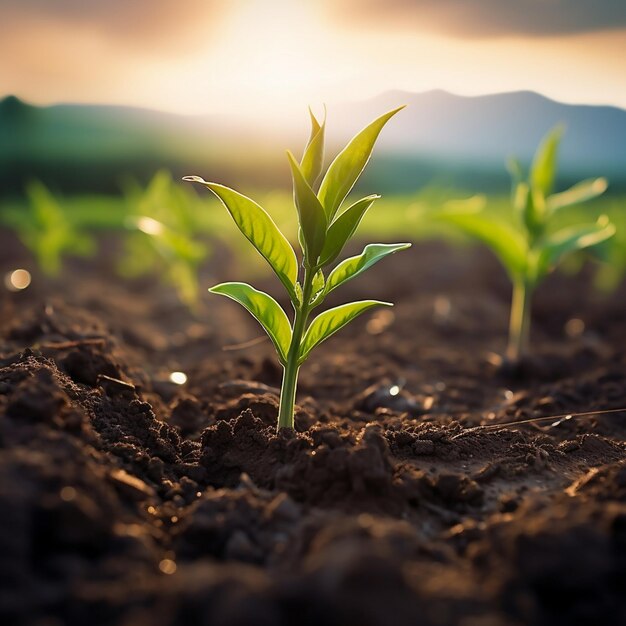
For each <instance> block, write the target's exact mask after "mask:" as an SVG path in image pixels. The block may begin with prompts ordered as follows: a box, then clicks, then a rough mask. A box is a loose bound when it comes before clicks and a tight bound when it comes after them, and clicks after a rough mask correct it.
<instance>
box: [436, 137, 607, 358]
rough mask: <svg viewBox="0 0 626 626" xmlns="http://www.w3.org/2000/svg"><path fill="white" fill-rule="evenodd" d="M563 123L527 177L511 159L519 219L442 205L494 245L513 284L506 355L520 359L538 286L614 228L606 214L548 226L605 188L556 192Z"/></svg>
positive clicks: (594, 183) (600, 182)
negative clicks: (593, 219) (501, 218)
mask: <svg viewBox="0 0 626 626" xmlns="http://www.w3.org/2000/svg"><path fill="white" fill-rule="evenodd" d="M562 134H563V129H562V127H561V126H557V127H556V128H554V129H552V130H551V131H550V132H549V133H548V134H547V135H546V136H545V137H544V139H543V141H542V142H541V144H540V146H539V148H538V150H537V153H536V154H535V157H534V159H533V162H532V164H531V167H530V172H529V175H528V177H526V178H525V177H524V174H523V169H522V166H521V165H520V164H519V162H518V161H517V160H511V161H510V162H509V164H508V166H509V171H510V173H511V176H512V180H513V184H512V193H511V201H512V205H513V208H514V210H515V213H516V219H515V220H513V221H512V222H511V223H509V222H505V221H496V220H494V219H493V218H492V217H489V216H488V215H487V214H485V213H484V212H482V211H481V210H480V208H479V209H478V210H477V209H476V206H475V205H474V206H472V207H470V208H469V210H468V209H467V208H465V209H464V208H463V207H462V206H459V205H457V206H455V207H450V208H447V209H444V210H443V211H441V213H440V214H439V215H438V219H441V220H443V221H445V222H447V223H449V224H451V225H453V226H455V227H456V228H458V229H459V230H461V231H463V232H465V233H466V234H468V235H469V236H471V237H474V238H476V239H478V240H479V241H481V242H483V243H484V244H485V245H487V246H488V247H490V248H491V249H492V251H493V252H494V254H495V255H496V256H497V257H498V258H499V260H500V262H501V263H502V265H503V266H504V268H505V269H506V271H507V273H508V275H509V278H510V279H511V282H512V283H513V301H512V304H511V319H510V324H509V343H508V347H507V357H508V358H509V359H510V360H511V361H517V360H519V359H520V358H521V357H522V356H523V355H524V354H525V353H526V352H527V350H528V340H529V332H530V304H531V299H532V294H533V292H534V290H535V288H536V287H537V285H538V284H539V283H540V282H541V281H542V280H543V278H545V276H546V275H547V274H548V273H549V272H550V271H552V270H553V269H554V268H555V267H556V266H557V265H558V264H559V263H560V262H561V260H562V259H563V257H564V256H566V255H567V254H570V253H572V252H575V251H577V250H582V249H584V248H589V247H592V246H595V245H597V244H599V243H601V242H603V241H605V240H607V239H609V238H610V237H612V236H613V235H614V233H615V226H614V225H613V224H612V223H610V222H609V220H608V219H607V218H606V216H601V217H600V218H599V219H598V220H597V221H596V222H595V223H590V224H581V225H576V226H570V227H567V228H562V229H560V230H557V231H556V232H554V231H552V230H551V229H550V226H551V223H552V221H553V219H552V218H553V217H554V215H555V214H556V213H557V212H560V211H562V210H564V209H567V208H568V207H570V206H573V205H575V204H580V203H581V202H585V201H587V200H591V199H592V198H595V197H596V196H599V195H600V194H602V193H603V192H604V191H605V190H606V188H607V181H606V180H605V179H604V178H595V179H589V180H585V181H582V182H580V183H577V184H576V185H574V186H573V187H570V188H569V189H567V190H566V191H562V192H560V193H553V188H554V184H555V179H556V173H557V157H558V148H559V143H560V140H561V136H562Z"/></svg>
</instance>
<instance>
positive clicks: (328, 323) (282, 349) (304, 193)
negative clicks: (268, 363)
mask: <svg viewBox="0 0 626 626" xmlns="http://www.w3.org/2000/svg"><path fill="white" fill-rule="evenodd" d="M401 108H403V107H400V108H398V109H395V110H393V111H390V112H389V113H386V114H385V115H383V116H381V117H379V118H378V119H377V120H375V121H374V122H372V123H371V124H370V125H369V126H367V127H366V128H365V129H363V130H362V131H361V132H360V133H359V134H358V135H356V136H355V137H354V138H353V139H352V140H351V141H350V142H349V143H348V145H347V146H346V147H345V148H344V149H343V150H342V151H341V152H340V153H339V155H338V156H337V157H336V158H335V160H334V161H333V162H332V163H331V165H330V166H329V167H328V169H327V170H326V173H325V175H324V176H323V178H322V181H321V183H320V184H319V187H318V185H317V181H318V180H319V179H320V177H321V174H322V171H323V162H324V133H325V124H326V122H325V121H324V122H323V123H322V124H320V123H319V122H318V120H317V119H316V118H315V116H314V115H313V114H312V113H311V126H312V128H311V135H310V138H309V141H308V143H307V145H306V148H305V150H304V155H303V157H302V159H301V161H300V162H298V161H296V159H295V158H294V156H293V155H292V154H291V153H290V152H287V158H288V161H289V166H290V168H291V174H292V179H293V197H294V204H295V207H296V212H297V216H298V223H299V227H300V229H299V237H298V238H299V242H300V246H301V248H302V262H301V264H300V265H301V268H299V265H298V261H297V259H296V254H295V252H294V250H293V248H292V247H291V244H290V243H289V242H288V241H287V239H286V238H285V236H284V235H283V234H282V233H281V232H280V230H279V229H278V227H277V226H276V224H275V223H274V221H273V220H272V218H271V217H270V216H269V215H268V213H266V211H265V210H264V209H263V208H262V207H260V206H259V205H258V204H257V203H256V202H254V201H253V200H251V199H250V198H247V197H246V196H244V195H242V194H240V193H238V192H237V191H234V190H232V189H229V188H228V187H224V186H223V185H219V184H217V183H211V182H207V181H205V180H204V179H202V178H200V177H198V176H186V177H185V180H188V181H192V182H196V183H200V184H202V185H204V186H205V187H208V189H210V190H211V191H212V192H213V193H214V194H215V195H216V196H217V197H218V198H219V199H220V200H221V202H222V203H223V204H224V206H225V207H226V209H227V210H228V212H229V213H230V215H231V217H232V218H233V220H234V221H235V223H236V224H237V226H238V227H239V230H240V231H241V232H242V233H243V234H244V236H245V237H246V238H247V239H248V240H249V241H250V242H251V243H252V245H253V246H254V247H255V248H256V249H257V251H258V252H259V253H260V254H261V256H263V258H265V260H266V261H267V262H268V263H269V265H270V266H271V268H272V269H273V270H274V272H275V273H276V275H277V276H278V278H279V280H280V282H281V283H282V284H283V286H284V287H285V289H286V291H287V294H288V295H289V299H290V300H291V304H292V306H293V309H294V316H293V322H290V321H289V319H288V317H287V314H286V313H285V311H284V310H283V309H282V308H281V307H280V305H279V304H278V303H277V302H276V300H274V299H273V298H272V297H271V296H270V295H268V294H266V293H263V292H262V291H258V290H256V289H254V288H253V287H251V286H250V285H248V284H246V283H237V282H233V283H223V284H220V285H217V286H215V287H212V288H211V289H210V290H209V291H211V292H213V293H217V294H221V295H224V296H227V297H229V298H231V299H233V300H235V301H236V302H239V304H241V305H243V306H244V307H245V308H246V309H247V310H248V311H249V312H250V313H251V314H252V315H253V316H254V317H255V318H256V319H257V320H258V321H259V322H260V324H261V326H263V328H264V329H265V331H266V332H267V334H268V335H269V337H270V339H271V340H272V343H273V344H274V347H275V348H276V352H277V353H278V358H279V360H280V363H281V365H282V366H283V381H282V387H281V392H280V407H279V412H278V428H279V429H283V428H290V429H292V428H293V424H294V404H295V398H296V387H297V382H298V372H299V370H300V366H301V365H302V363H304V361H305V360H306V359H307V358H308V357H309V355H310V354H311V352H312V350H313V349H314V348H315V347H316V346H318V345H319V344H320V343H322V341H324V340H325V339H328V337H330V336H331V335H332V334H334V333H336V332H337V331H338V330H340V329H341V328H343V327H344V326H345V325H346V324H348V323H349V322H350V321H352V320H353V319H354V318H356V317H357V316H358V315H360V314H361V313H364V312H365V311H367V310H369V309H371V308H372V307H375V306H392V305H391V304H390V303H388V302H380V301H378V300H361V301H359V302H350V303H348V304H343V305H341V306H337V307H335V308H332V309H328V310H327V311H324V312H323V313H321V314H320V315H318V316H317V317H316V318H315V319H313V320H312V321H309V316H310V315H311V312H312V311H313V309H315V308H317V307H318V306H320V305H321V304H322V303H323V302H324V300H325V299H326V297H327V296H328V294H330V293H331V292H332V291H334V290H335V289H337V288H338V287H340V286H341V285H343V284H344V283H346V282H347V281H349V280H352V279H353V278H356V277H357V276H359V275H360V274H361V273H363V272H364V271H365V270H367V269H368V268H370V267H372V265H374V264H375V263H377V262H378V261H380V260H381V259H383V258H384V257H386V256H388V255H390V254H392V253H394V252H397V251H398V250H403V249H405V248H408V247H409V246H410V245H411V244H409V243H398V244H370V245H368V246H366V247H365V249H364V250H363V252H362V253H361V254H359V255H358V256H354V257H351V258H349V259H346V260H344V261H342V262H341V263H339V264H338V265H337V266H336V267H335V268H334V269H332V270H331V271H330V273H328V274H327V273H326V271H327V268H328V267H329V266H330V265H331V264H333V263H334V261H335V260H336V259H337V258H338V257H339V255H340V254H341V251H342V250H343V248H344V246H345V245H346V243H347V242H348V241H349V239H350V238H351V237H352V235H353V234H354V232H355V231H356V229H357V227H358V225H359V223H360V222H361V220H362V218H363V216H364V215H365V213H366V212H367V210H368V209H369V208H370V207H371V206H372V204H373V203H374V201H375V200H376V199H377V198H379V197H380V196H377V195H370V196H367V197H365V198H362V199H360V200H358V201H356V202H354V203H353V204H350V205H349V206H348V207H347V208H345V209H344V203H345V200H346V196H347V195H348V193H349V192H350V190H351V189H352V187H353V186H354V184H355V183H356V181H357V179H358V178H359V176H360V175H361V173H362V172H363V169H364V168H365V166H366V164H367V162H368V160H369V158H370V156H371V153H372V150H373V148H374V143H375V142H376V139H377V138H378V135H379V133H380V131H381V130H382V128H383V126H384V125H385V124H386V123H387V122H388V121H389V119H390V118H391V117H392V116H393V115H395V114H396V113H397V112H398V111H400V109H401Z"/></svg>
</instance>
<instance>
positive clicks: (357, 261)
mask: <svg viewBox="0 0 626 626" xmlns="http://www.w3.org/2000/svg"><path fill="white" fill-rule="evenodd" d="M410 247H411V244H410V243H370V244H369V245H367V246H365V248H364V249H363V252H361V254H359V255H358V256H353V257H350V258H349V259H346V260H345V261H342V262H341V263H340V264H339V265H338V266H337V267H336V268H335V269H334V270H333V271H332V272H331V273H330V274H329V276H328V279H327V280H326V289H325V293H326V294H329V293H330V292H331V291H332V290H333V289H336V288H337V287H339V285H343V283H345V282H347V281H349V280H352V279H353V278H356V277H357V276H358V275H359V274H362V273H363V272H364V271H365V270H367V269H368V268H370V267H372V265H374V264H375V263H378V261H381V260H382V259H384V258H385V257H386V256H389V255H390V254H393V253H394V252H398V251H399V250H406V249H407V248H410Z"/></svg>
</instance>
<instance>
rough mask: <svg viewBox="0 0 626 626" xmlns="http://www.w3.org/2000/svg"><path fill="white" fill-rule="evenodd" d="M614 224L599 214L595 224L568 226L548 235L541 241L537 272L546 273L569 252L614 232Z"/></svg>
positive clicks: (601, 240) (599, 240)
mask: <svg viewBox="0 0 626 626" xmlns="http://www.w3.org/2000/svg"><path fill="white" fill-rule="evenodd" d="M615 230H616V229H615V226H614V225H613V224H612V223H611V222H609V220H608V218H607V217H606V216H601V217H600V218H598V221H597V222H596V223H595V224H587V225H585V226H570V227H568V228H563V229H561V230H559V231H557V232H556V233H554V234H552V235H550V236H549V237H547V238H546V239H545V241H544V242H543V246H542V248H541V252H540V255H539V260H538V262H537V274H538V277H541V276H543V275H545V274H547V273H548V272H549V271H550V270H551V269H552V268H553V267H555V266H556V265H558V263H559V261H560V260H561V259H562V258H563V256H565V255H566V254H568V253H570V252H574V251H576V250H582V249H584V248H589V247H591V246H595V245H597V244H599V243H601V242H603V241H605V240H607V239H609V238H610V237H612V236H613V235H614V234H615Z"/></svg>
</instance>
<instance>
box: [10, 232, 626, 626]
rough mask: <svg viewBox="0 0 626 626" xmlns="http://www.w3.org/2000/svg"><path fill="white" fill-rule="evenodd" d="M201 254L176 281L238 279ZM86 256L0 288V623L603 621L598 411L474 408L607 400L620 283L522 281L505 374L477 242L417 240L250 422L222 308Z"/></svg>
mask: <svg viewBox="0 0 626 626" xmlns="http://www.w3.org/2000/svg"><path fill="white" fill-rule="evenodd" d="M4 239H6V236H5V237H3V240H4ZM216 254H217V257H216V259H215V261H214V264H215V267H214V268H213V271H211V268H209V269H208V270H207V273H206V275H205V276H204V277H203V284H204V283H206V285H207V286H208V285H210V284H211V283H213V282H215V281H216V280H217V279H224V278H229V279H242V278H243V279H245V278H247V274H246V271H247V270H246V268H245V267H244V268H236V267H233V266H231V265H230V263H226V262H225V261H224V258H223V252H221V251H220V252H219V253H216ZM27 259H28V257H27V256H26V255H25V253H24V252H23V251H20V250H15V249H14V248H13V247H12V246H11V245H8V244H7V245H5V246H3V248H2V252H1V253H0V267H1V268H3V269H4V270H9V269H12V268H13V267H17V266H19V265H23V264H25V263H26V264H28V260H27ZM218 260H219V261H220V262H219V263H218ZM229 266H230V267H231V269H230V271H229V273H228V274H227V273H226V269H227V268H228V267H229ZM110 270H111V268H110V267H109V266H108V265H107V264H106V263H101V264H100V265H95V264H89V263H84V262H82V263H77V264H73V265H70V266H69V267H68V268H67V270H66V272H65V273H64V274H63V276H62V278H61V279H59V280H57V281H56V282H55V281H52V282H49V281H48V282H46V281H44V280H43V279H41V278H40V277H38V276H37V275H35V280H34V282H33V285H32V286H31V287H30V288H28V289H27V290H25V291H24V292H21V293H17V294H15V293H9V292H7V291H6V290H3V295H2V300H1V303H0V304H1V309H0V312H1V319H2V327H1V328H2V332H1V335H2V342H1V344H0V348H1V360H0V577H1V584H0V623H2V624H6V625H7V626H9V625H11V626H22V625H36V626H65V625H67V626H88V625H89V626H100V625H102V626H105V625H106V626H113V625H115V626H186V625H193V626H196V625H197V626H209V625H210V626H245V625H252V624H254V625H260V626H266V625H267V626H270V625H271V626H274V625H281V626H289V625H291V624H298V625H299V626H307V625H311V626H313V625H315V626H321V625H326V624H329V625H337V626H346V625H347V626H350V625H352V624H355V625H359V626H374V625H386V624H390V625H394V626H404V625H407V626H408V625H412V626H414V625H423V626H431V625H432V626H444V625H459V626H461V625H462V626H505V625H507V626H518V625H519V626H521V625H526V624H532V625H539V626H544V625H545V626H555V625H556V626H558V625H560V624H567V625H583V624H594V625H603V626H605V625H608V626H611V625H613V624H616V625H617V624H626V445H625V438H626V411H624V412H617V413H612V414H606V415H598V414H596V415H590V416H587V417H577V418H571V419H560V418H554V419H553V420H548V421H543V422H537V423H531V424H527V425H517V426H504V425H503V426H498V424H503V423H506V422H511V421H516V420H523V419H527V418H533V417H541V416H550V415H562V414H568V413H572V412H584V411H599V410H602V409H612V408H620V407H626V356H625V352H624V348H625V347H626V287H624V288H622V289H621V291H619V292H617V293H614V294H611V295H602V294H598V293H597V292H595V291H594V290H593V289H592V288H591V286H590V275H589V274H588V273H584V274H582V275H579V276H563V275H559V276H557V275H555V276H552V277H550V279H549V280H548V282H547V283H546V284H545V285H544V286H543V287H542V289H541V290H540V291H539V293H538V297H537V301H536V303H535V304H536V306H535V310H534V328H533V346H534V349H535V352H534V355H533V356H532V358H530V359H528V360H527V361H525V362H524V363H523V364H521V366H520V367H518V368H511V367H507V366H506V364H502V363H501V360H500V359H499V357H498V354H500V353H501V352H502V350H503V348H504V345H505V339H506V325H507V311H508V298H509V287H508V285H507V282H506V280H505V278H504V275H503V273H502V271H501V270H500V268H499V267H498V265H497V264H496V262H495V261H494V260H493V259H492V258H491V256H490V255H489V254H488V253H487V252H483V251H479V250H463V249H461V250H453V249H449V248H447V247H445V246H444V245H442V244H420V245H417V246H415V247H414V248H413V249H412V250H411V251H409V252H407V253H403V254H399V255H397V256H395V257H393V258H392V259H390V260H389V261H387V262H386V263H382V264H381V265H380V266H377V268H375V270H373V271H372V272H371V274H370V279H369V281H368V279H367V278H363V279H360V280H357V281H354V282H352V283H350V287H349V288H347V290H346V291H347V292H348V293H346V292H345V291H344V293H343V294H339V297H340V298H342V299H343V300H348V299H350V298H364V297H379V298H381V299H391V300H393V301H395V302H396V303H397V306H396V307H395V308H394V309H393V310H384V311H379V312H378V313H374V314H373V315H370V316H369V317H364V318H363V319H360V320H358V321H357V322H356V323H354V324H353V325H352V326H351V327H348V328H347V329H345V330H343V331H342V332H341V333H340V334H339V335H337V336H336V337H333V338H332V339H331V340H329V341H328V342H327V343H325V344H324V345H323V346H322V347H320V349H319V350H318V351H317V353H315V354H314V355H313V356H312V357H311V359H310V361H309V362H308V363H307V364H306V365H305V366H304V367H303V369H302V372H301V384H300V388H299V395H298V401H299V404H298V411H297V418H296V432H295V433H292V434H286V435H276V433H275V419H276V412H277V404H278V386H279V385H280V371H279V368H278V367H277V366H276V362H275V360H274V358H273V355H272V352H271V347H270V345H269V342H267V341H260V342H253V344H254V345H252V346H251V347H248V348H246V349H232V348H237V345H235V344H239V343H242V342H246V341H249V340H251V339H255V338H256V337H258V336H259V334H260V333H259V330H258V328H257V327H256V326H255V325H254V322H253V320H251V319H249V318H248V317H247V314H246V313H245V312H244V311H243V310H240V309H238V308H237V306H236V305H235V304H234V303H231V302H229V301H227V300H225V299H221V298H218V297H217V296H209V295H208V294H207V295H203V297H202V302H201V305H200V308H199V310H198V312H196V314H192V313H190V312H188V311H186V310H185V309H184V308H183V307H181V305H180V304H178V302H177V301H176V300H175V298H174V296H173V294H172V293H171V291H170V289H169V288H167V287H162V286H161V285H158V284H156V283H155V282H153V281H151V280H143V281H135V282H133V283H127V282H120V281H115V280H113V279H112V278H111V271H110ZM248 272H249V269H248ZM256 284H258V285H260V286H261V287H265V288H268V289H269V290H272V291H274V292H275V291H276V290H275V289H274V287H275V285H274V283H272V282H270V281H269V280H267V279H264V280H261V281H258V280H257V281H256ZM338 301H339V300H337V302H338ZM224 348H228V349H224ZM172 371H183V372H185V373H186V374H187V376H188V381H187V383H186V384H184V385H176V384H174V383H172V382H170V381H169V374H170V373H171V372H172ZM394 392H398V393H396V394H395V395H394ZM485 425H488V426H489V427H488V428H484V427H481V426H485Z"/></svg>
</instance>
